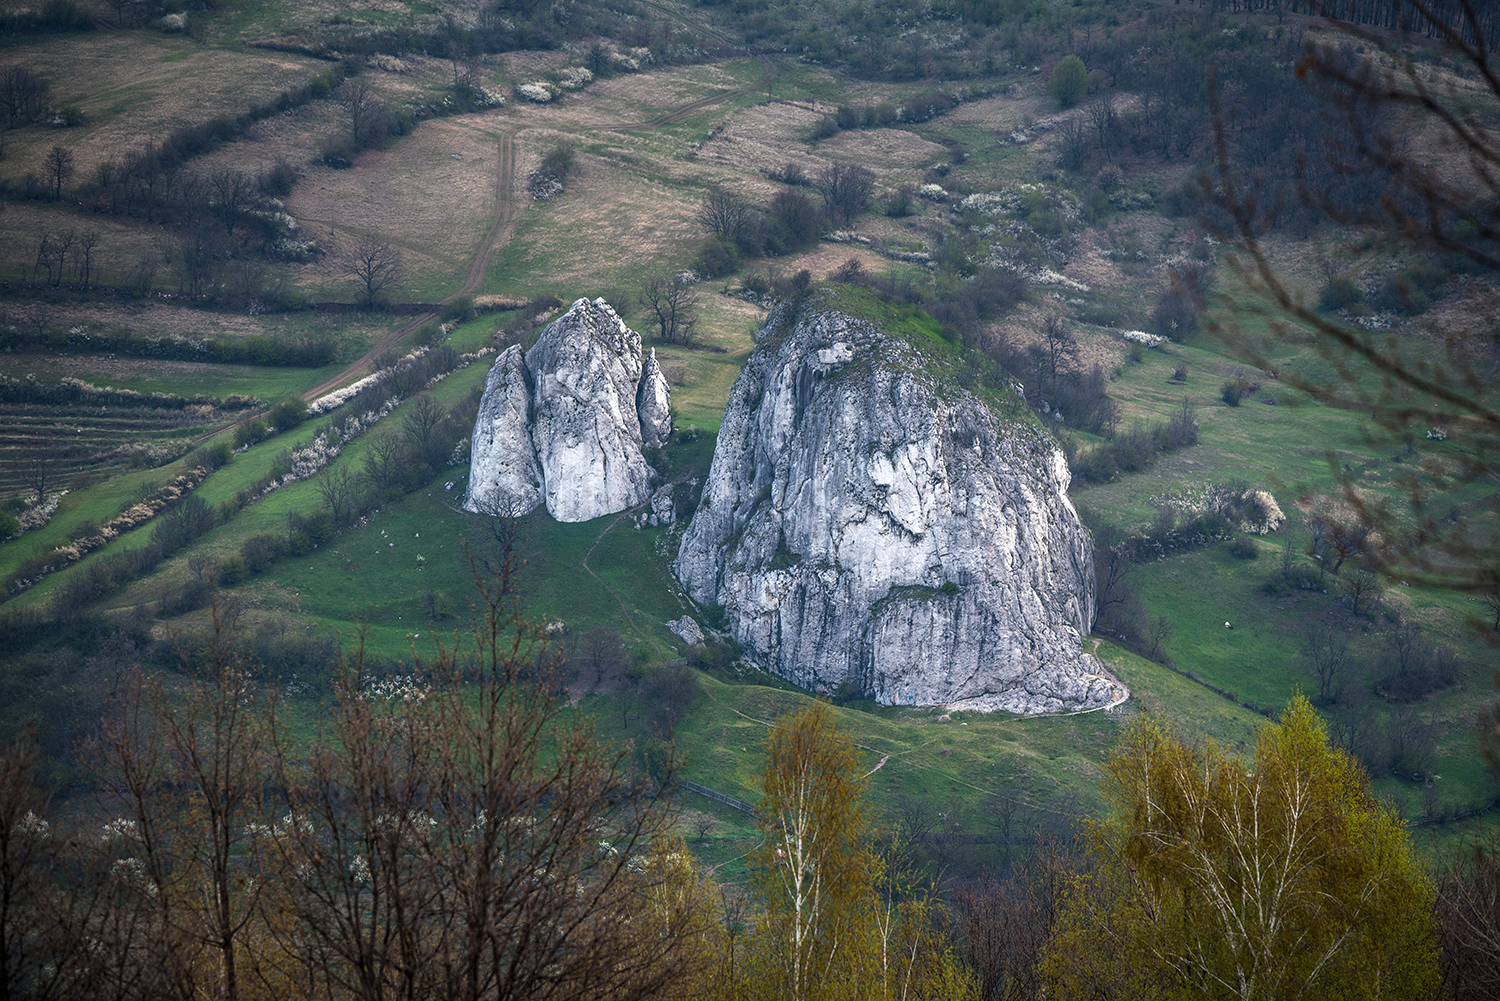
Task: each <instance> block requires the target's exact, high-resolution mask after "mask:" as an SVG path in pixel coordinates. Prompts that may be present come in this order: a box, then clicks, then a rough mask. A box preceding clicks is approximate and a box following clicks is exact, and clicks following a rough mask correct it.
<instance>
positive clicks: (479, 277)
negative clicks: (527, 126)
mask: <svg viewBox="0 0 1500 1001" xmlns="http://www.w3.org/2000/svg"><path fill="white" fill-rule="evenodd" d="M499 161H500V167H499V170H498V171H497V172H496V175H495V221H494V222H493V223H491V224H490V229H489V232H487V233H486V234H485V235H484V240H483V241H481V242H480V244H479V249H478V250H477V251H475V254H474V262H473V264H471V265H470V266H469V274H468V277H467V278H465V279H464V283H463V284H462V285H460V286H459V287H458V291H456V292H454V293H453V294H452V295H450V296H448V298H446V299H444V300H442V301H443V303H444V304H446V303H450V302H452V301H453V300H454V299H457V298H459V297H460V296H465V295H468V294H469V293H471V292H473V291H474V290H475V289H477V288H479V286H480V284H481V283H483V281H484V272H485V269H486V268H488V267H489V263H490V255H491V254H493V253H494V250H495V247H496V245H497V244H498V245H503V244H501V243H500V238H501V236H502V235H503V236H505V237H506V242H508V241H509V236H510V227H511V223H512V222H513V220H514V218H515V176H516V141H515V135H514V133H512V132H509V131H506V132H502V133H501V134H500V156H499ZM436 318H437V313H423V314H422V315H421V316H418V317H416V318H415V319H413V320H411V321H410V322H408V323H405V324H402V325H401V326H400V327H398V328H397V329H396V330H394V331H392V332H391V333H390V334H388V335H387V336H385V337H383V338H381V340H380V343H378V344H376V345H375V346H374V347H372V348H371V349H370V350H369V351H366V352H365V353H364V354H363V355H361V356H360V357H359V358H358V359H356V360H355V361H354V362H353V363H351V364H350V365H349V366H348V367H347V368H345V369H344V370H343V371H342V372H340V373H339V374H338V375H336V376H334V377H333V378H331V379H325V380H324V381H323V382H320V383H318V384H317V385H316V386H314V387H313V388H311V389H309V390H307V391H306V392H305V393H303V394H302V398H303V399H304V400H307V401H309V402H311V401H312V400H316V399H317V398H318V397H320V396H322V395H323V394H325V393H328V392H331V391H332V390H334V389H335V388H337V387H338V386H340V385H342V384H343V383H344V382H346V381H348V380H350V379H351V378H353V377H354V376H356V375H360V374H361V373H362V372H363V371H364V370H365V369H367V368H369V367H370V366H371V365H372V364H374V361H375V359H376V358H379V357H380V356H381V355H382V354H384V353H385V352H387V351H389V350H391V349H392V348H394V347H395V346H396V345H398V344H400V343H401V341H402V340H403V339H405V338H406V337H409V336H411V334H412V332H413V331H415V330H416V329H417V328H418V327H420V326H421V325H422V324H424V323H428V322H430V321H432V320H434V319H436ZM264 416H265V413H256V414H247V415H246V416H244V417H241V418H240V419H239V420H237V421H235V422H234V423H232V424H225V425H224V426H223V427H218V428H215V429H214V430H212V431H209V432H207V433H206V434H202V435H199V436H198V437H197V438H194V439H193V442H194V444H196V443H198V442H202V441H207V440H208V439H210V438H212V437H214V436H215V435H218V434H222V433H223V432H225V431H228V430H230V429H231V428H237V427H239V426H240V425H241V424H244V423H246V422H248V421H253V420H256V419H257V418H260V417H264Z"/></svg>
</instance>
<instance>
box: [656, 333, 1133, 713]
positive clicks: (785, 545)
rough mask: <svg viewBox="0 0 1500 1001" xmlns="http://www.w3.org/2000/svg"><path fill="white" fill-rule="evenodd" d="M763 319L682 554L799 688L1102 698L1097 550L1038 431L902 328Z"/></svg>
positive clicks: (911, 697)
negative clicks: (986, 398)
mask: <svg viewBox="0 0 1500 1001" xmlns="http://www.w3.org/2000/svg"><path fill="white" fill-rule="evenodd" d="M779 319H780V318H778V317H776V316H774V315H773V317H772V322H771V323H770V324H768V326H767V328H766V331H764V332H763V333H762V335H761V339H760V342H759V344H758V345H757V347H756V349H755V351H754V353H753V354H752V355H751V357H750V360H749V362H748V363H747V365H746V367H745V370H744V372H742V373H741V375H740V378H739V380H738V381H737V382H736V383H735V386H734V389H733V390H732V392H731V394H730V401H729V405H728V407H727V408H726V410H725V413H724V421H723V424H722V426H721V428H720V431H719V439H718V445H717V448H716V450H715V453H714V460H713V465H712V468H711V470H710V472H709V476H708V481H707V483H706V484H705V487H704V491H703V497H702V500H701V502H700V504H699V506H698V509H697V511H696V513H695V514H694V517H693V521H692V524H691V525H690V526H689V528H688V530H687V533H686V536H685V537H684V539H683V543H682V547H681V550H680V552H679V555H678V558H677V563H676V570H677V573H678V576H679V578H680V579H681V581H682V583H683V585H684V586H685V587H686V588H687V590H688V592H689V594H691V595H692V597H693V598H694V600H696V601H699V602H702V603H710V602H718V603H719V604H721V605H723V606H724V609H725V612H726V615H727V618H728V622H729V628H730V631H731V632H732V633H733V635H734V636H735V638H736V639H737V640H739V641H740V642H741V643H743V644H744V645H745V646H746V647H747V648H748V649H749V651H750V652H751V654H752V656H754V657H755V658H756V659H758V660H760V661H761V662H762V663H764V664H765V665H766V666H767V667H768V668H769V669H771V670H773V671H775V672H776V673H778V674H780V675H782V676H783V677H786V678H788V679H789V680H791V681H793V682H795V683H797V684H799V685H802V686H804V687H807V688H811V689H815V690H819V691H832V690H835V689H837V688H839V687H840V686H843V685H846V684H847V685H850V686H852V687H853V688H855V689H857V690H861V691H864V692H866V693H869V694H872V695H874V696H875V697H876V698H877V699H878V700H879V701H880V702H882V703H886V704H902V705H909V704H915V705H931V704H948V705H955V704H956V705H959V706H965V707H974V708H984V709H1007V710H1012V711H1018V712H1042V711H1049V710H1055V709H1063V708H1090V707H1094V706H1098V705H1103V704H1105V703H1106V702H1107V700H1108V698H1109V695H1110V687H1109V685H1108V683H1107V682H1105V681H1104V680H1103V679H1100V678H1098V677H1096V676H1094V675H1093V673H1092V667H1093V665H1092V662H1091V659H1090V658H1087V657H1086V656H1084V655H1083V654H1082V653H1081V652H1080V633H1081V632H1084V631H1086V630H1087V629H1088V628H1089V626H1090V624H1091V623H1092V619H1093V602H1094V596H1093V590H1092V587H1093V572H1092V568H1093V563H1092V552H1091V550H1090V547H1089V543H1088V540H1087V537H1086V536H1085V534H1084V531H1083V529H1082V526H1081V525H1080V524H1079V521H1078V517H1077V514H1076V512H1075V511H1074V510H1073V507H1072V505H1071V503H1070V502H1069V501H1068V498H1067V486H1068V471H1067V465H1066V463H1065V462H1064V460H1063V457H1062V455H1061V453H1059V452H1058V450H1057V449H1056V448H1055V447H1054V446H1053V444H1052V443H1051V441H1050V439H1048V438H1047V437H1046V435H1045V434H1044V433H1043V432H1042V431H1040V430H1039V429H1038V428H1036V427H1035V426H1034V425H1032V424H1030V423H1029V422H1027V421H1026V420H1024V419H1023V418H1019V417H1018V418H1014V419H1004V418H1001V417H1000V416H997V414H996V413H994V412H993V411H992V410H991V409H990V408H989V407H988V406H986V405H985V404H984V403H983V402H981V401H980V400H979V399H977V398H976V397H975V396H974V395H972V394H971V393H968V392H966V391H964V390H962V389H959V388H958V387H956V386H944V385H941V384H940V381H939V380H937V379H935V378H934V377H932V376H931V375H930V374H929V371H930V369H931V366H930V365H929V364H928V360H927V359H926V358H924V356H923V355H922V353H921V352H919V351H918V350H916V349H914V348H913V347H912V346H910V345H909V344H908V343H907V342H906V341H905V340H903V339H901V338H899V337H896V336H890V335H886V334H882V333H881V332H879V331H877V330H876V329H875V328H874V327H872V326H871V325H870V324H868V323H866V322H864V321H861V320H857V319H854V318H852V317H850V316H848V315H845V314H843V313H840V312H835V311H824V312H821V313H817V312H813V311H809V312H808V313H807V314H805V315H804V317H803V318H802V319H800V320H798V322H796V323H795V325H792V326H791V328H790V329H789V330H786V329H779V328H778V324H779Z"/></svg>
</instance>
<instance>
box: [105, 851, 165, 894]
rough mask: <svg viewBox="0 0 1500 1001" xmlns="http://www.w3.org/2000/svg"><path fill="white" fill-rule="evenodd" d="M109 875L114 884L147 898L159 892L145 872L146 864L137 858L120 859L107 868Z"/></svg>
mask: <svg viewBox="0 0 1500 1001" xmlns="http://www.w3.org/2000/svg"><path fill="white" fill-rule="evenodd" d="M109 875H110V877H111V878H112V879H114V880H115V881H116V882H118V883H120V884H122V885H124V886H128V887H130V888H131V889H134V890H140V891H141V892H142V893H144V894H145V895H146V896H148V897H154V896H156V895H157V893H159V892H160V891H159V890H158V889H157V887H156V883H154V882H153V881H152V879H151V877H150V875H149V874H148V873H147V872H146V863H144V862H142V861H141V860H140V859H138V858H122V859H120V860H119V861H117V862H116V863H115V864H114V865H112V866H110V867H109Z"/></svg>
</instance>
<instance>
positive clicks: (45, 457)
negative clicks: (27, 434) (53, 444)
mask: <svg viewBox="0 0 1500 1001" xmlns="http://www.w3.org/2000/svg"><path fill="white" fill-rule="evenodd" d="M20 469H21V482H22V483H24V484H26V485H27V486H28V487H30V488H31V490H32V491H33V492H34V493H35V494H36V502H37V503H38V504H40V503H42V501H44V500H46V498H47V487H48V486H49V485H51V484H52V482H53V481H54V480H55V479H56V478H57V476H59V475H60V474H61V473H62V454H61V453H60V452H58V451H57V450H56V449H53V448H49V447H48V446H47V445H45V444H43V443H41V442H34V443H32V444H29V445H26V446H25V447H23V448H22V449H21V461H20Z"/></svg>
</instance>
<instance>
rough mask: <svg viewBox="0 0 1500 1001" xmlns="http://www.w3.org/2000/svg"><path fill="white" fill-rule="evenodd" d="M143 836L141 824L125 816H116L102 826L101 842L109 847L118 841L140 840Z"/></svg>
mask: <svg viewBox="0 0 1500 1001" xmlns="http://www.w3.org/2000/svg"><path fill="white" fill-rule="evenodd" d="M140 836H141V825H140V824H137V823H136V822H135V821H133V820H127V819H125V818H124V817H116V818H115V819H114V820H111V821H110V822H109V823H107V824H105V825H104V826H103V827H102V828H100V832H99V844H100V845H101V846H104V847H107V846H109V845H112V844H114V843H115V842H116V841H138V840H140Z"/></svg>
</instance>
